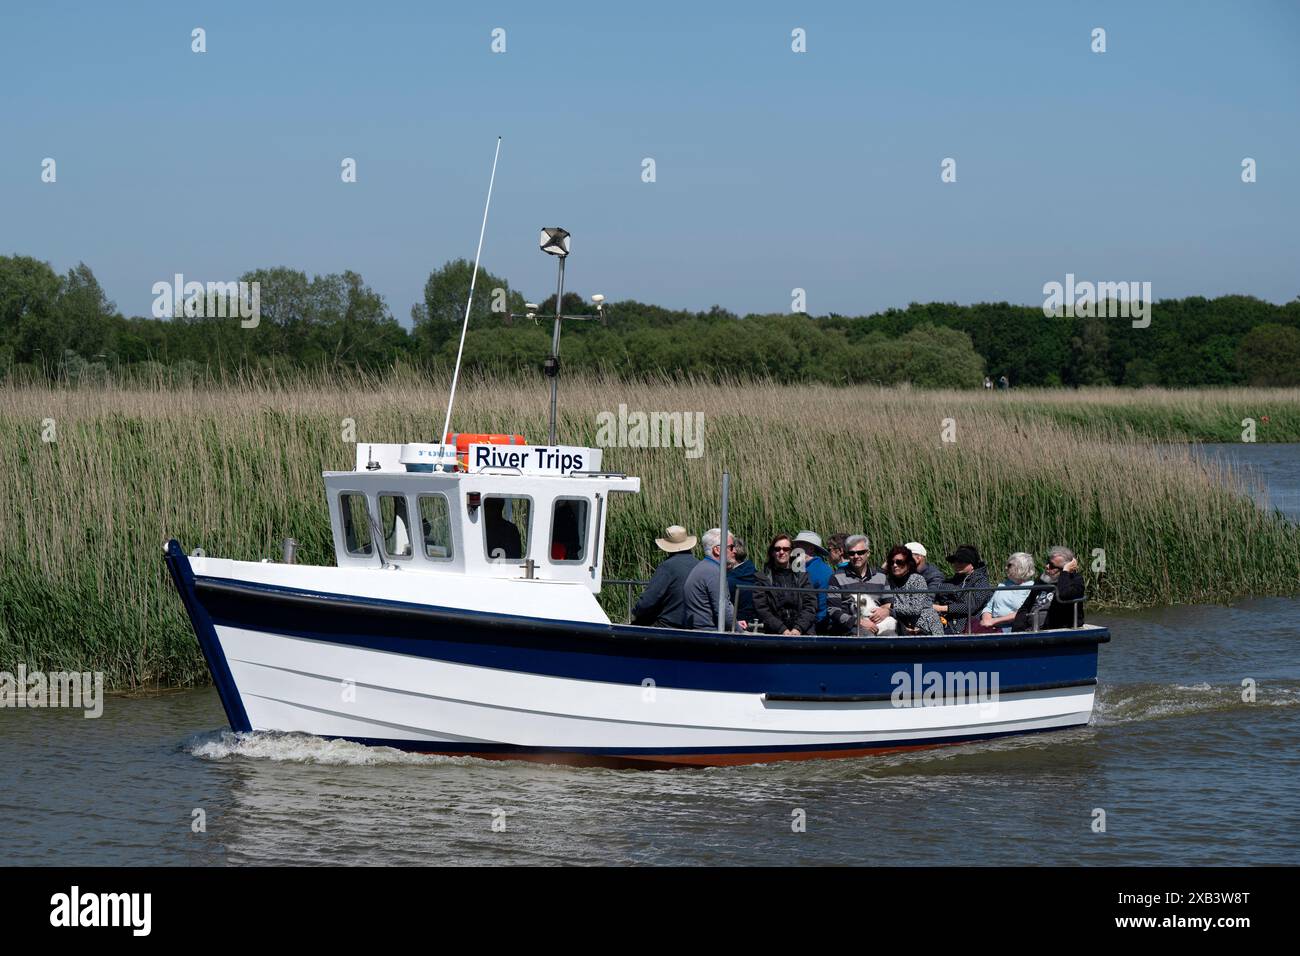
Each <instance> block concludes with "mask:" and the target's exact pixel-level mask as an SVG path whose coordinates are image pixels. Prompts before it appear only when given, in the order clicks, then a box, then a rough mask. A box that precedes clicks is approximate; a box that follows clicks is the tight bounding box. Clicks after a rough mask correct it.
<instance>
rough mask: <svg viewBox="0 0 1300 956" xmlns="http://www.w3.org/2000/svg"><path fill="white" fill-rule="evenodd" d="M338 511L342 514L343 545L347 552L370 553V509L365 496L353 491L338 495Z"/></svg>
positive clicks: (371, 550) (371, 551)
mask: <svg viewBox="0 0 1300 956" xmlns="http://www.w3.org/2000/svg"><path fill="white" fill-rule="evenodd" d="M339 511H340V512H341V513H342V514H343V546H344V547H345V548H346V549H347V552H348V554H361V555H365V554H372V553H373V552H374V544H373V543H372V542H371V540H370V511H369V509H368V508H367V507H366V496H365V495H363V494H361V493H359V492H355V491H345V492H344V493H343V494H341V495H339Z"/></svg>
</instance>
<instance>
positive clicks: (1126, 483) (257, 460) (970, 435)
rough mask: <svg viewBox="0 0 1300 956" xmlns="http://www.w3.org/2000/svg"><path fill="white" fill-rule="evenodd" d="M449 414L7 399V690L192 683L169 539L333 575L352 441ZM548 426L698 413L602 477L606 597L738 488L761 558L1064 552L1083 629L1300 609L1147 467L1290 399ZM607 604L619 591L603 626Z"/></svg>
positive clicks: (1253, 543)
mask: <svg viewBox="0 0 1300 956" xmlns="http://www.w3.org/2000/svg"><path fill="white" fill-rule="evenodd" d="M445 401H446V387H445V383H441V382H420V381H418V380H414V379H412V378H410V377H405V376H402V377H390V378H388V379H383V380H366V381H361V382H356V383H352V384H351V385H350V386H348V387H343V386H340V385H337V384H331V383H326V382H319V383H315V384H312V383H309V382H303V383H298V384H296V385H293V386H289V387H285V386H279V385H275V384H273V383H266V382H262V383H244V384H229V385H227V386H224V387H219V388H213V389H208V390H203V391H197V390H191V389H178V390H120V389H112V388H109V389H80V390H77V389H73V390H63V389H48V388H36V387H24V388H0V448H3V449H4V457H5V461H6V465H7V467H5V468H4V469H3V470H0V528H3V532H2V533H0V569H3V573H2V574H0V670H5V669H8V670H12V669H13V668H14V667H15V666H16V664H17V663H18V662H19V661H22V662H25V663H26V664H27V666H28V667H29V669H35V668H40V669H43V670H47V671H55V670H64V669H67V670H78V671H81V670H101V671H104V672H105V674H106V682H107V684H108V685H109V686H111V687H118V688H121V687H137V686H148V685H155V684H160V685H186V684H191V683H203V682H205V681H206V679H207V674H206V669H205V668H204V665H203V661H202V658H201V656H200V654H199V651H198V647H197V644H196V642H195V641H194V639H193V635H192V633H191V632H190V628H189V625H188V623H187V622H186V620H185V618H184V616H183V614H182V611H181V608H180V604H179V601H178V600H177V598H176V596H175V595H174V594H173V593H172V590H171V587H170V583H169V582H168V581H167V579H166V575H165V572H164V569H163V565H162V560H161V554H160V545H161V543H162V542H163V540H164V539H166V538H168V537H176V538H177V539H179V540H180V541H181V543H182V544H183V545H184V546H185V547H186V548H194V547H202V548H204V549H205V550H206V551H207V553H209V554H219V555H223V556H229V557H234V558H242V559H251V560H256V559H260V558H262V557H275V556H277V555H278V551H279V545H278V542H279V541H280V539H281V538H283V537H286V536H292V537H294V538H296V539H297V540H298V541H299V542H300V547H299V560H301V561H304V562H307V563H328V562H329V561H330V560H331V557H332V546H331V543H330V530H329V521H328V516H327V513H326V508H325V502H324V495H323V490H322V486H321V481H320V473H321V471H323V470H330V469H347V468H350V467H351V466H352V462H353V454H354V445H353V440H354V439H356V438H360V439H361V440H363V441H366V440H373V441H376V442H384V441H406V440H413V439H428V438H431V437H434V435H435V433H436V430H437V428H438V427H439V425H440V424H441V419H442V415H443V412H444V409H445ZM620 405H622V406H626V407H625V408H624V409H622V410H621V411H620ZM560 408H561V423H560V434H561V436H562V438H563V440H564V441H565V442H567V443H571V444H589V445H595V444H597V443H598V439H600V438H602V437H605V438H609V437H613V438H615V440H617V439H618V438H619V437H620V436H619V434H618V432H619V428H618V427H617V426H615V427H614V428H613V429H612V431H611V430H610V422H611V421H613V422H619V421H623V422H627V423H629V424H631V426H632V427H631V428H629V429H628V432H627V436H626V437H629V438H635V433H636V428H635V421H636V420H635V418H629V416H633V415H635V413H637V412H646V413H650V412H666V413H681V420H682V421H683V422H696V423H699V422H700V421H701V420H700V419H697V418H695V417H694V416H697V415H702V416H703V419H702V431H701V432H699V437H700V439H701V443H700V444H699V445H698V447H694V445H693V435H692V433H691V430H690V429H689V428H688V429H686V430H685V431H684V433H678V436H677V437H679V438H681V439H682V443H681V444H670V447H635V448H627V447H610V448H607V449H606V451H605V466H606V467H607V468H611V469H616V470H621V471H626V472H628V473H630V474H635V475H639V476H640V477H641V478H642V479H643V489H644V490H643V493H642V494H641V495H639V496H634V497H631V498H621V499H620V500H618V501H616V502H614V505H613V507H612V509H611V513H610V519H609V534H608V539H607V545H606V551H607V554H608V556H609V560H608V564H607V566H606V574H607V576H608V577H644V576H646V575H648V573H649V572H650V570H651V569H652V568H653V567H654V564H655V563H656V557H657V552H656V551H655V549H654V545H653V543H652V539H653V538H654V536H655V535H656V534H658V533H661V531H662V528H663V527H664V526H665V525H667V524H671V523H681V524H685V525H687V526H688V527H689V528H690V529H691V530H692V531H695V532H698V531H700V530H703V529H704V528H707V527H709V526H711V525H713V524H716V523H717V498H718V485H719V481H720V478H721V474H722V472H723V471H724V470H728V471H730V472H731V474H732V476H733V490H732V513H731V523H732V526H733V528H734V529H735V530H736V532H737V533H738V534H739V535H741V536H742V537H744V538H746V539H748V540H749V541H750V542H751V547H752V550H753V551H754V552H756V553H758V554H760V555H761V552H762V551H763V549H764V547H765V545H766V542H767V540H768V539H769V538H770V536H771V535H772V533H773V532H775V531H777V530H786V531H792V530H797V529H798V528H802V527H811V528H814V529H816V530H819V531H820V532H822V533H823V534H826V533H829V532H831V531H835V530H846V531H854V530H863V531H865V532H866V533H867V534H868V535H870V537H871V539H872V541H873V544H874V549H875V551H876V552H877V553H878V554H881V553H883V549H884V548H885V547H886V546H887V545H888V544H891V543H894V542H899V541H904V540H920V541H922V542H925V543H926V544H928V545H929V546H930V547H931V549H932V553H934V554H936V555H937V554H941V553H943V552H944V551H945V550H946V549H947V548H948V547H951V546H953V545H955V544H957V543H959V542H967V541H969V542H973V543H975V544H976V545H978V546H979V548H980V550H981V552H982V553H983V554H984V555H985V556H986V558H987V560H988V562H989V564H990V566H991V567H994V568H996V567H998V566H1000V564H1001V563H1002V562H1003V561H1004V560H1005V558H1006V555H1007V554H1008V553H1010V552H1011V551H1018V550H1027V551H1031V552H1033V553H1035V554H1036V555H1037V556H1038V557H1039V558H1040V560H1041V558H1042V555H1043V553H1044V550H1045V549H1046V548H1047V547H1048V546H1050V545H1052V544H1056V543H1064V544H1067V545H1069V546H1071V547H1073V548H1074V549H1075V550H1076V551H1077V552H1078V553H1079V554H1080V557H1081V561H1082V562H1083V564H1084V567H1085V571H1086V573H1087V575H1088V585H1089V594H1090V599H1091V601H1092V605H1091V606H1093V607H1101V606H1111V607H1116V606H1144V605H1153V604H1171V603H1189V602H1195V601H1222V600H1225V599H1227V598H1230V597H1232V596H1235V595H1241V594H1254V595H1281V594H1293V593H1296V592H1297V591H1298V590H1300V529H1298V528H1297V527H1296V525H1294V524H1292V523H1290V522H1287V521H1286V520H1285V519H1284V518H1282V517H1281V516H1279V515H1277V514H1274V513H1271V512H1269V511H1267V510H1264V509H1261V508H1259V507H1257V506H1256V504H1255V503H1254V502H1252V501H1251V499H1250V498H1249V496H1248V495H1247V494H1246V493H1245V492H1244V491H1243V490H1242V489H1240V488H1235V487H1234V486H1235V484H1236V479H1235V477H1234V475H1233V474H1232V472H1231V469H1230V468H1226V467H1225V466H1224V465H1223V464H1222V463H1220V462H1217V461H1212V460H1206V459H1205V458H1204V457H1203V456H1197V455H1195V454H1193V453H1192V451H1191V450H1190V449H1187V448H1182V449H1179V448H1172V449H1170V448H1165V449H1159V450H1157V449H1154V448H1152V447H1151V442H1152V440H1156V441H1170V442H1183V441H1187V440H1218V441H1224V440H1227V441H1240V440H1241V437H1242V435H1241V432H1242V429H1243V426H1242V425H1241V422H1242V420H1243V419H1251V420H1253V421H1254V422H1255V438H1256V439H1257V440H1258V441H1268V440H1279V441H1282V440H1292V441H1295V440H1300V390H1295V389H1289V390H1246V389H1242V390H1223V391H1200V392H1169V391H1159V390H1150V391H1147V390H1143V391H1125V390H1122V389H1099V390H1084V391H1079V392H1067V391H1028V390H1026V391H1011V392H1007V393H999V392H995V393H992V394H990V393H984V392H974V393H972V392H925V391H916V390H911V389H906V388H902V389H876V388H870V389H866V388H859V389H842V388H831V387H824V386H799V387H791V386H776V385H771V384H764V383H749V384H741V383H736V384H728V385H724V386H712V385H704V384H693V383H685V384H682V383H670V382H655V383H650V384H635V383H628V382H619V381H613V380H593V379H588V380H585V381H584V380H576V379H575V380H573V381H566V382H565V384H564V386H563V388H562V391H561V396H560ZM521 409H527V410H528V411H526V412H521V411H520V410H521ZM545 415H546V412H545V386H544V384H543V383H542V382H541V381H540V380H539V379H536V378H514V377H512V378H510V379H475V380H470V381H467V382H465V383H463V384H462V386H461V393H460V397H459V398H458V403H457V408H456V415H455V419H454V425H455V426H456V427H458V428H462V429H466V430H468V429H471V428H472V429H474V430H477V431H500V432H522V433H524V434H525V435H526V436H528V437H529V438H532V439H534V440H536V437H537V436H541V435H545V434H546V421H545ZM602 416H604V417H602ZM602 427H603V428H604V429H605V435H604V436H602V435H601V431H602ZM1233 429H1235V431H1234V430H1233ZM1228 436H1230V437H1228ZM673 437H674V436H673V435H669V438H670V439H671V438H673ZM686 445H691V446H692V447H684V446H686ZM697 451H698V455H697ZM688 453H689V454H688ZM1262 556H1267V559H1266V560H1264V559H1262ZM610 590H611V591H615V590H617V589H610ZM621 599H622V595H621V593H610V594H609V595H608V605H607V606H608V608H609V610H610V612H611V614H618V613H620V612H621V606H620V602H621Z"/></svg>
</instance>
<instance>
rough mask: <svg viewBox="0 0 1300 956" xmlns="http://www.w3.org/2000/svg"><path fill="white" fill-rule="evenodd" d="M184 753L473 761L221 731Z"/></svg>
mask: <svg viewBox="0 0 1300 956" xmlns="http://www.w3.org/2000/svg"><path fill="white" fill-rule="evenodd" d="M182 749H183V750H184V751H185V752H186V753H189V754H192V755H193V756H195V757H199V758H200V759H202V760H214V761H222V760H239V759H243V760H270V761H275V762H278V763H303V764H321V765H323V766H335V767H361V766H387V765H398V764H408V765H436V764H457V763H465V762H467V761H468V760H469V759H470V758H467V757H444V756H437V755H434V754H415V753H407V752H405V751H402V750H396V749H394V748H392V747H367V746H366V745H364V744H358V743H353V742H351V741H347V740H327V739H325V738H324V737H313V736H312V735H310V734H298V733H279V732H275V731H252V732H250V733H236V732H234V731H232V730H220V731H212V732H211V733H206V734H196V735H195V736H193V737H191V738H189V739H188V740H186V741H185V743H184V744H183V745H182Z"/></svg>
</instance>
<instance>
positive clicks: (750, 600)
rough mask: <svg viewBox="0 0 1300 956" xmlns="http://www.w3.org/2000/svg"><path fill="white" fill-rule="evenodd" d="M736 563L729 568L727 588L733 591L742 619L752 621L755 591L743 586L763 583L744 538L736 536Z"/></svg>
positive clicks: (738, 612)
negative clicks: (750, 557)
mask: <svg viewBox="0 0 1300 956" xmlns="http://www.w3.org/2000/svg"><path fill="white" fill-rule="evenodd" d="M735 542H736V551H735V555H736V565H735V567H733V568H729V569H728V570H727V589H728V590H729V591H731V599H732V600H733V601H735V603H736V614H737V615H738V616H739V617H740V619H741V620H742V621H751V620H753V619H754V593H755V592H754V591H751V590H750V589H749V588H741V587H739V585H742V584H762V583H763V581H762V580H761V579H760V576H759V573H758V568H756V567H754V562H753V561H751V560H750V559H749V553H748V550H747V549H746V547H745V539H744V538H736V539H735Z"/></svg>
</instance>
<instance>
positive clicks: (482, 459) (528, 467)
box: [465, 445, 601, 475]
mask: <svg viewBox="0 0 1300 956" xmlns="http://www.w3.org/2000/svg"><path fill="white" fill-rule="evenodd" d="M600 459H601V451H600V449H599V448H576V447H573V446H570V445H470V446H469V456H468V459H467V460H466V462H465V470H466V471H517V472H519V473H520V474H524V475H570V474H573V473H574V472H592V471H600Z"/></svg>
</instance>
